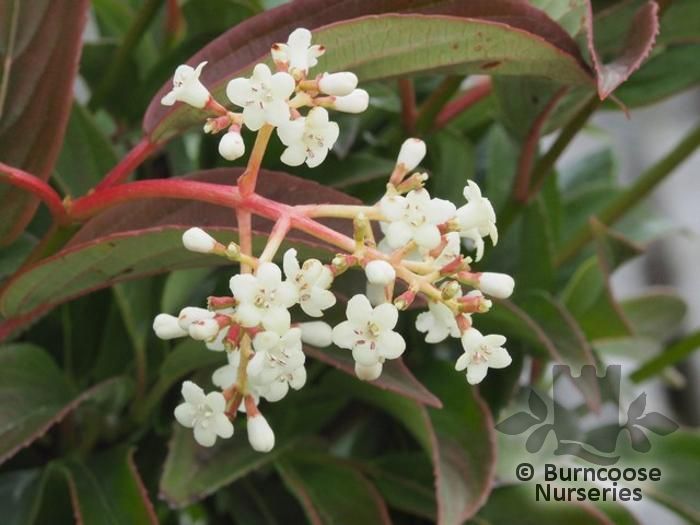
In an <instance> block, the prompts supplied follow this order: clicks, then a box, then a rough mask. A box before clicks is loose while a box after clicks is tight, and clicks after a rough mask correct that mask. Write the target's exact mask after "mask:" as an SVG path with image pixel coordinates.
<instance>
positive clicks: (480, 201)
mask: <svg viewBox="0 0 700 525" xmlns="http://www.w3.org/2000/svg"><path fill="white" fill-rule="evenodd" d="M463 193H464V198H465V199H467V204H465V205H464V206H462V207H460V208H459V209H458V210H457V220H458V221H459V233H460V235H461V236H462V237H466V238H468V239H471V240H472V241H473V242H474V244H475V246H476V250H477V254H476V260H477V261H478V260H479V259H481V257H482V255H483V251H484V247H483V240H482V238H483V237H486V236H490V237H491V242H492V243H493V244H494V245H495V244H496V243H497V242H498V230H497V229H496V212H495V211H494V209H493V206H492V205H491V201H489V200H488V199H487V198H486V197H482V196H481V190H480V189H479V186H477V184H476V183H475V182H474V181H471V180H470V181H469V182H468V183H467V185H466V186H465V187H464V192H463Z"/></svg>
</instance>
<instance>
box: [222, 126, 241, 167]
mask: <svg viewBox="0 0 700 525" xmlns="http://www.w3.org/2000/svg"><path fill="white" fill-rule="evenodd" d="M244 153H245V143H244V142H243V137H241V134H240V133H239V132H238V131H229V132H227V133H224V136H223V137H221V140H220V141H219V155H221V156H222V157H223V158H225V159H226V160H236V159H238V158H240V157H242V156H243V154H244Z"/></svg>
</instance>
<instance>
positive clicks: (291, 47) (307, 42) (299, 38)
mask: <svg viewBox="0 0 700 525" xmlns="http://www.w3.org/2000/svg"><path fill="white" fill-rule="evenodd" d="M324 52H325V49H324V48H323V46H319V45H314V46H312V45H311V32H310V31H309V30H308V29H304V28H301V27H300V28H299V29H295V30H294V31H292V33H291V34H290V35H289V38H288V39H287V43H286V44H275V45H274V46H272V58H273V60H274V61H275V62H280V63H285V64H288V66H289V69H290V70H292V69H296V70H299V71H303V72H305V73H306V72H307V71H308V70H309V68H311V67H314V66H315V65H316V64H317V63H318V60H317V58H318V57H320V56H321V55H322V54H323V53H324Z"/></svg>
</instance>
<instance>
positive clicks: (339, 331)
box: [332, 321, 357, 349]
mask: <svg viewBox="0 0 700 525" xmlns="http://www.w3.org/2000/svg"><path fill="white" fill-rule="evenodd" d="M332 337H333V343H334V344H335V345H336V346H339V347H340V348H348V349H352V348H353V347H354V346H355V342H356V340H357V334H355V327H354V326H353V324H352V323H351V322H350V321H343V322H342V323H340V324H339V325H337V326H335V327H334V328H333V334H332Z"/></svg>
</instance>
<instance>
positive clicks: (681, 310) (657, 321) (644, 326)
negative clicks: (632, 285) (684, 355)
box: [620, 290, 687, 341]
mask: <svg viewBox="0 0 700 525" xmlns="http://www.w3.org/2000/svg"><path fill="white" fill-rule="evenodd" d="M620 306H621V307H622V311H623V312H624V313H625V316H626V317H627V320H628V321H629V322H630V324H631V325H632V330H633V331H634V332H635V334H636V335H638V336H641V337H651V338H652V339H656V340H659V341H662V340H664V339H666V338H668V337H669V336H671V335H673V333H674V332H675V331H676V329H677V328H678V327H679V326H680V324H681V322H682V321H683V318H684V317H685V314H686V311H687V307H686V305H685V302H684V301H683V299H681V298H680V297H679V296H678V295H676V294H675V293H673V291H671V290H654V291H649V292H646V293H645V294H643V295H640V296H638V297H635V298H633V299H627V300H625V301H622V302H620Z"/></svg>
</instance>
